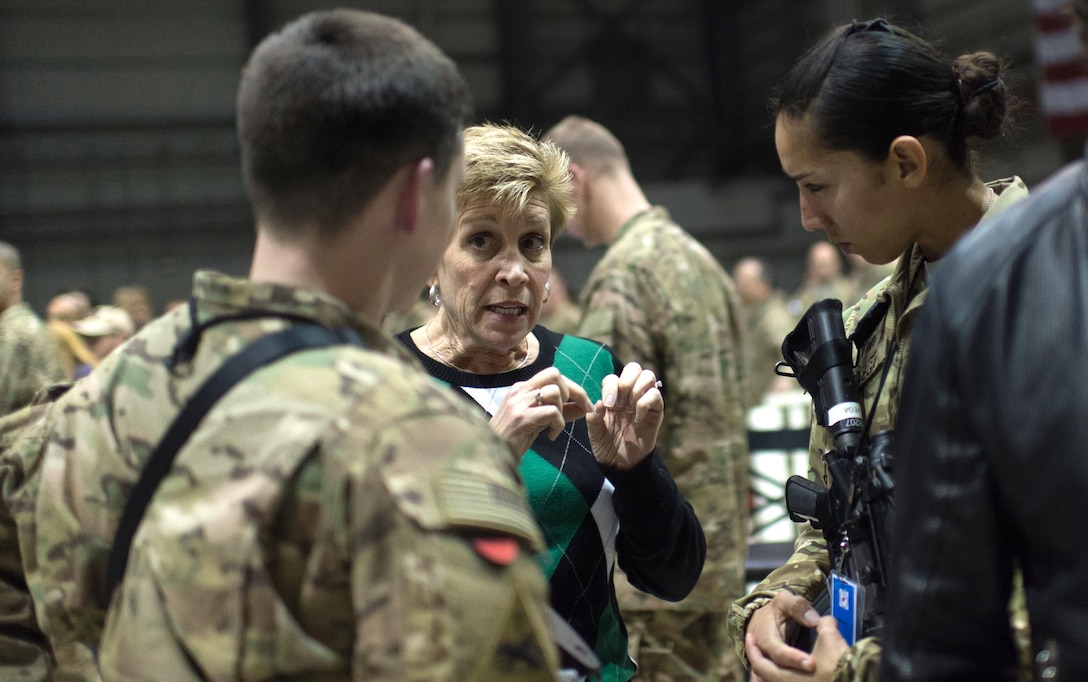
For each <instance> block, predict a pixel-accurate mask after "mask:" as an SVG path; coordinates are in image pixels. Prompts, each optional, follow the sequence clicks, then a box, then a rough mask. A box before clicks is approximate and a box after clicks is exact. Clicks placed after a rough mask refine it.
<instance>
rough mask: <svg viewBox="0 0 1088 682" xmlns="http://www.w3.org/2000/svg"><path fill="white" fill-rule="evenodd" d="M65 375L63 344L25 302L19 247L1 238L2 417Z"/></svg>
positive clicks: (0, 377) (0, 375)
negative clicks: (61, 348) (17, 248)
mask: <svg viewBox="0 0 1088 682" xmlns="http://www.w3.org/2000/svg"><path fill="white" fill-rule="evenodd" d="M66 379H67V375H66V373H65V371H64V361H63V358H62V357H61V352H60V346H58V345H57V341H56V339H54V338H53V335H52V334H50V333H49V330H48V329H47V328H46V326H45V324H44V323H43V322H42V321H41V318H39V317H38V316H37V315H35V314H34V311H33V310H31V309H30V306H28V305H27V304H26V303H24V302H23V265H22V259H21V258H20V257H19V251H18V250H16V248H15V247H14V246H12V245H11V244H8V243H7V242H0V417H2V416H3V415H6V414H10V413H11V412H14V411H15V410H17V409H19V408H20V407H23V406H24V405H29V404H30V402H31V401H32V400H33V399H34V396H35V395H37V393H38V391H40V390H41V389H42V388H44V387H46V386H48V385H50V384H54V383H59V382H62V381H64V380H66Z"/></svg>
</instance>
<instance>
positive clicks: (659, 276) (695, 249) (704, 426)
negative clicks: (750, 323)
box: [578, 207, 748, 612]
mask: <svg viewBox="0 0 1088 682" xmlns="http://www.w3.org/2000/svg"><path fill="white" fill-rule="evenodd" d="M580 304H581V308H582V322H581V324H580V326H579V333H578V335H579V336H584V337H588V338H591V339H595V340H597V341H600V342H602V343H605V344H607V345H609V346H611V348H612V349H613V350H614V351H615V353H616V355H618V356H619V358H620V359H621V360H622V361H623V362H631V361H635V362H639V363H641V364H642V365H643V366H644V367H648V368H650V369H652V370H653V371H654V372H656V373H657V375H658V377H659V378H660V379H661V381H662V382H663V384H664V387H663V389H662V392H663V393H664V397H665V421H664V424H663V425H662V427H661V431H660V433H659V435H658V441H657V445H658V449H659V450H660V451H661V454H662V457H663V458H664V460H665V464H666V466H668V468H669V471H670V472H671V473H672V475H673V478H674V479H675V480H676V484H677V487H679V489H680V492H681V494H683V496H684V498H685V499H686V500H687V501H688V502H689V503H691V506H692V508H694V510H695V514H696V516H697V517H698V518H699V520H700V521H701V522H702V525H703V532H704V533H705V535H706V550H707V551H706V563H705V565H704V567H703V574H702V577H701V578H700V580H699V583H698V584H697V585H696V587H695V590H694V591H693V592H692V593H691V595H690V596H688V598H686V599H684V600H683V601H681V602H677V603H671V602H665V601H662V600H660V599H657V598H655V597H652V596H650V595H646V594H644V593H642V592H639V591H638V590H636V589H634V588H633V587H631V586H630V585H628V584H627V581H626V579H625V578H624V577H623V576H621V575H617V576H616V592H617V595H618V597H619V603H620V606H621V609H682V610H689V611H702V612H706V611H724V610H726V609H727V608H728V604H729V602H730V600H732V599H735V598H736V596H737V595H739V594H742V593H743V589H744V563H745V560H746V558H747V552H748V545H747V534H748V441H747V430H746V428H747V427H746V422H745V411H744V400H745V398H744V386H745V383H744V366H743V363H744V357H743V348H742V342H743V336H744V331H743V327H744V312H743V310H742V309H741V307H740V300H739V298H738V296H737V295H736V291H735V288H734V286H733V281H732V280H731V279H730V278H729V276H728V275H727V274H726V273H725V271H724V270H723V269H722V267H721V265H720V264H719V263H718V261H717V260H716V259H715V258H714V256H712V255H711V254H710V253H709V252H708V251H707V250H706V249H705V248H704V247H703V246H702V245H701V244H699V242H698V241H696V240H695V239H694V238H693V237H692V236H691V235H690V234H688V233H687V232H685V231H684V230H683V229H681V228H680V227H679V226H678V225H677V224H676V223H674V222H673V221H672V220H671V219H670V218H669V215H668V213H667V212H666V211H665V209H663V208H659V207H655V208H652V209H649V210H647V211H644V212H642V213H639V214H638V215H636V216H635V217H633V218H632V219H631V220H630V221H628V223H627V224H626V225H625V226H624V227H623V229H622V230H621V231H620V233H619V235H618V236H617V238H616V240H615V241H614V242H613V243H612V245H611V246H610V247H609V248H608V250H607V252H606V253H605V254H604V256H603V257H602V258H601V260H600V262H599V263H598V264H597V265H596V267H594V269H593V272H592V273H591V274H590V276H589V279H588V281H587V282H586V284H585V286H584V287H583V289H582V295H581V301H580Z"/></svg>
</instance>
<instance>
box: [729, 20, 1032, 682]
mask: <svg viewBox="0 0 1088 682" xmlns="http://www.w3.org/2000/svg"><path fill="white" fill-rule="evenodd" d="M1001 69H1002V65H1001V63H1000V61H999V60H998V59H997V58H996V57H995V56H994V55H993V54H991V53H989V52H976V53H974V54H969V55H964V56H961V57H959V58H957V59H956V60H955V61H954V62H952V63H949V62H948V61H947V60H946V59H945V58H943V57H942V56H941V55H940V54H939V53H938V52H937V50H936V49H935V48H934V47H933V46H932V45H930V44H929V43H927V42H926V41H924V40H922V39H921V38H919V37H917V36H915V35H913V34H911V33H910V32H908V31H906V30H904V29H902V28H899V27H897V26H893V25H891V24H889V23H888V22H886V21H885V20H883V19H876V20H873V21H867V22H863V23H858V22H854V23H853V24H848V25H845V26H840V27H838V28H836V29H834V30H832V31H831V32H830V33H829V34H828V35H827V36H825V37H824V39H823V40H822V41H820V42H819V43H818V44H817V45H815V46H814V47H813V48H812V49H810V50H809V51H808V52H807V53H806V54H804V55H803V56H802V57H801V58H800V59H799V60H798V62H797V64H795V65H794V67H793V69H792V70H791V71H790V72H789V74H788V75H787V76H786V79H785V81H784V82H783V84H782V86H781V87H780V89H779V92H778V93H777V97H776V101H775V111H776V126H775V145H776V146H777V148H778V156H779V160H780V161H781V164H782V169H783V170H784V171H785V173H786V175H787V176H789V177H790V179H792V180H793V181H794V182H796V183H797V186H798V189H799V190H800V200H801V220H802V224H803V225H804V227H805V229H806V230H817V229H819V230H823V231H824V232H825V233H826V235H827V238H828V240H829V241H831V242H833V243H835V244H836V245H838V246H839V248H840V249H841V250H842V251H843V252H844V253H846V254H848V255H849V254H858V255H860V256H861V257H862V258H864V259H865V260H867V261H869V262H870V263H875V264H884V263H888V262H890V261H892V260H894V259H895V258H896V257H899V262H898V265H897V266H896V269H895V272H894V273H893V274H892V276H891V277H889V278H888V279H886V280H885V281H883V282H881V283H880V284H878V285H877V286H875V287H874V288H873V289H871V290H870V291H869V292H868V293H867V294H866V295H865V296H864V297H863V298H862V299H861V300H860V301H859V302H858V303H857V304H856V305H854V306H853V307H851V308H850V309H848V310H847V311H846V312H845V314H844V318H845V324H846V333H847V336H850V337H851V338H852V340H853V342H854V345H855V346H856V348H857V349H858V352H857V353H856V364H855V368H854V381H855V382H856V385H857V386H858V389H859V393H860V394H861V395H862V396H863V397H862V401H863V408H864V410H865V415H866V417H867V418H868V419H869V422H868V423H869V433H870V434H875V433H878V432H880V431H882V430H886V429H894V428H895V421H896V414H897V412H898V402H899V388H900V374H901V372H902V369H903V366H904V363H905V362H906V360H907V351H908V348H909V345H910V332H911V327H912V325H913V320H914V318H915V315H916V313H917V311H918V309H919V307H920V306H921V305H922V302H923V300H924V298H925V288H926V281H927V271H928V268H931V267H933V266H934V265H935V262H936V261H938V260H939V259H940V258H941V256H942V255H944V254H945V253H946V252H947V251H948V250H949V249H950V248H951V246H952V245H953V244H954V243H955V242H956V240H957V239H959V238H960V237H961V236H962V235H963V234H964V233H965V232H967V231H968V230H970V229H971V228H972V227H973V226H974V225H975V224H976V223H977V222H978V221H979V220H981V219H982V218H983V216H986V215H988V214H993V213H995V212H997V211H999V210H1001V209H1003V208H1005V207H1006V206H1008V205H1009V204H1011V203H1012V202H1014V201H1016V200H1018V199H1020V198H1022V197H1024V196H1026V194H1027V189H1026V187H1025V186H1024V184H1023V182H1022V181H1020V180H1019V179H1018V178H1010V179H1008V180H1002V181H997V182H991V183H984V182H983V181H982V180H980V179H979V178H978V176H977V175H976V174H975V171H974V167H973V163H972V161H973V159H972V156H973V152H972V151H971V150H970V148H969V145H968V141H969V140H971V139H973V138H990V137H994V136H996V135H998V134H999V133H1000V132H1001V131H1002V127H1003V124H1004V123H1005V113H1006V93H1005V85H1004V82H1003V81H1002V79H1001ZM830 449H832V447H831V441H830V438H829V437H828V436H827V434H826V430H825V429H824V428H823V427H819V426H815V425H814V427H813V434H812V445H811V448H810V457H811V467H812V469H813V471H814V472H817V473H818V474H819V475H820V477H821V478H822V479H823V482H824V483H825V484H827V483H829V479H828V475H827V467H826V464H825V463H824V462H823V460H822V458H821V454H822V453H824V452H827V451H828V450H830ZM900 455H901V456H909V453H900ZM829 572H830V565H829V559H828V553H827V547H826V544H825V543H824V540H823V536H822V535H821V533H820V531H817V530H814V529H812V528H811V527H810V526H807V525H806V526H804V527H803V528H802V531H801V534H800V536H799V537H798V540H797V543H796V546H795V552H794V554H793V556H792V557H790V560H789V561H788V562H787V564H786V565H785V566H783V567H781V568H779V569H777V570H776V571H774V572H772V573H771V574H770V575H769V576H768V577H767V578H766V579H765V580H764V581H763V582H762V583H760V584H759V585H758V586H757V587H756V589H755V590H754V591H753V592H752V593H751V594H749V595H747V596H746V597H743V598H742V599H740V600H738V601H737V602H736V603H735V604H734V605H733V609H732V612H731V614H730V618H729V624H728V627H729V630H730V633H731V635H732V636H733V638H734V642H735V644H736V646H737V648H738V653H740V654H741V655H742V656H743V657H746V659H747V660H748V662H749V664H750V665H751V668H752V673H753V675H752V676H753V679H757V680H764V681H774V680H791V679H809V680H811V679H836V680H852V679H863V680H864V679H876V674H877V667H878V666H877V663H878V662H879V651H880V648H879V642H878V641H877V640H875V639H874V638H866V639H862V640H860V641H859V642H858V643H857V644H856V645H855V646H854V647H848V646H847V644H846V642H845V640H843V638H842V637H841V636H840V635H839V633H838V631H837V630H836V628H835V621H834V620H833V619H830V618H825V619H823V620H822V621H820V620H819V617H818V614H817V613H816V611H815V610H814V609H813V608H812V607H811V605H810V603H811V602H812V601H813V600H815V599H816V597H817V596H819V594H820V592H821V591H822V590H823V589H824V586H825V579H826V577H827V574H828V573H829ZM795 621H796V622H797V623H801V624H802V625H805V626H807V627H814V626H816V625H817V623H818V622H819V625H820V627H819V630H818V634H819V636H818V638H817V641H816V646H815V647H814V649H813V651H812V653H811V654H809V653H807V652H805V651H802V650H800V649H796V648H793V647H791V646H789V645H788V644H787V643H786V642H785V639H784V637H785V632H786V630H787V627H795V625H794V622H795Z"/></svg>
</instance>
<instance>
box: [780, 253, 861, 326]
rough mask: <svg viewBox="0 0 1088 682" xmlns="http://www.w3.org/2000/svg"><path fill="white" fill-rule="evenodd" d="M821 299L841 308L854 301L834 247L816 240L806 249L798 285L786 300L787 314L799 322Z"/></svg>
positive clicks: (850, 286)
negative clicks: (839, 302)
mask: <svg viewBox="0 0 1088 682" xmlns="http://www.w3.org/2000/svg"><path fill="white" fill-rule="evenodd" d="M866 291H868V289H866ZM862 293H865V292H862ZM825 298H835V299H838V300H840V301H842V307H843V308H846V307H848V306H850V305H853V304H854V303H856V302H857V299H856V298H854V285H853V284H852V283H851V282H850V280H849V279H847V277H846V275H844V274H843V271H842V254H840V253H839V249H838V247H836V246H835V245H834V244H832V243H830V242H826V241H819V242H815V243H813V244H812V246H810V247H808V252H807V253H806V255H805V272H804V275H803V276H802V278H801V286H800V287H798V288H797V291H795V292H794V293H793V296H792V297H790V301H789V311H790V314H791V315H793V316H794V317H795V318H796V319H800V318H801V316H802V315H804V314H805V311H806V310H808V308H809V306H811V305H812V304H813V303H815V302H816V301H822V300H824V299H825Z"/></svg>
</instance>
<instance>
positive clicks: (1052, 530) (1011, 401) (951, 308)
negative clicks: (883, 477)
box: [881, 0, 1088, 682]
mask: <svg viewBox="0 0 1088 682" xmlns="http://www.w3.org/2000/svg"><path fill="white" fill-rule="evenodd" d="M1074 6H1075V7H1076V9H1077V14H1078V15H1079V17H1080V18H1081V19H1082V21H1083V20H1084V19H1085V18H1086V17H1088V1H1086V0H1076V2H1074ZM1082 31H1083V28H1082ZM1082 38H1083V35H1082ZM1082 42H1083V40H1082ZM914 339H915V340H914V345H913V350H912V355H911V359H910V361H909V362H908V364H907V370H906V379H905V383H904V388H903V399H902V403H901V405H902V411H901V413H900V418H899V420H900V428H899V435H900V441H899V452H900V453H901V454H904V455H908V454H909V457H907V456H904V457H902V458H901V459H900V462H901V466H900V467H899V471H898V472H897V475H898V480H897V487H898V499H899V501H900V503H899V508H898V509H897V512H896V523H897V526H896V530H895V532H894V534H893V535H894V540H893V547H894V559H893V567H892V570H891V575H892V577H893V582H892V586H891V596H890V598H891V606H890V616H889V620H890V622H889V626H888V630H887V634H886V638H885V649H884V657H883V668H882V670H881V679H882V680H890V681H892V682H895V681H896V680H907V679H909V680H1014V679H1016V672H1017V654H1016V648H1015V646H1014V640H1013V635H1012V633H1011V632H1010V627H1009V614H1008V609H1007V606H1008V604H1009V595H1010V588H1011V586H1012V584H1013V574H1014V569H1015V567H1017V566H1019V567H1020V568H1021V569H1022V571H1023V579H1024V587H1025V593H1026V603H1027V612H1028V617H1029V620H1030V623H1031V640H1032V654H1033V655H1034V660H1035V666H1036V670H1035V678H1036V679H1045V680H1049V679H1055V680H1084V679H1088V627H1085V626H1086V625H1088V553H1086V552H1085V548H1086V547H1088V524H1086V523H1085V522H1084V519H1083V518H1082V516H1083V509H1084V499H1085V496H1086V494H1088V381H1086V378H1088V166H1086V165H1085V161H1084V160H1082V161H1080V162H1078V163H1075V164H1073V165H1071V166H1069V167H1067V168H1065V169H1063V170H1062V171H1060V172H1059V173H1058V174H1057V175H1056V176H1054V177H1053V178H1051V179H1050V180H1049V181H1048V182H1047V183H1046V184H1045V185H1043V186H1042V187H1041V188H1040V189H1039V190H1038V191H1036V192H1035V193H1034V194H1033V195H1032V197H1031V198H1030V199H1028V200H1026V201H1024V202H1021V203H1019V204H1018V205H1016V206H1014V207H1012V208H1010V209H1009V210H1008V211H1007V212H1006V213H1004V214H1002V215H1001V216H998V217H996V218H994V220H993V221H990V222H988V223H983V225H982V226H980V227H979V228H977V229H976V230H975V231H974V232H973V233H972V234H971V235H970V236H968V237H966V238H964V239H963V240H962V241H961V242H960V243H959V244H958V245H957V246H956V247H955V249H954V250H953V251H952V253H951V254H950V255H949V256H948V257H946V258H945V261H944V262H943V263H942V264H941V266H940V269H939V271H938V272H937V273H936V275H935V277H934V278H933V282H932V285H931V287H930V293H929V298H928V300H927V302H926V305H925V308H924V309H923V311H922V315H921V317H920V318H919V320H918V324H917V327H916V329H915V334H914Z"/></svg>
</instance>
